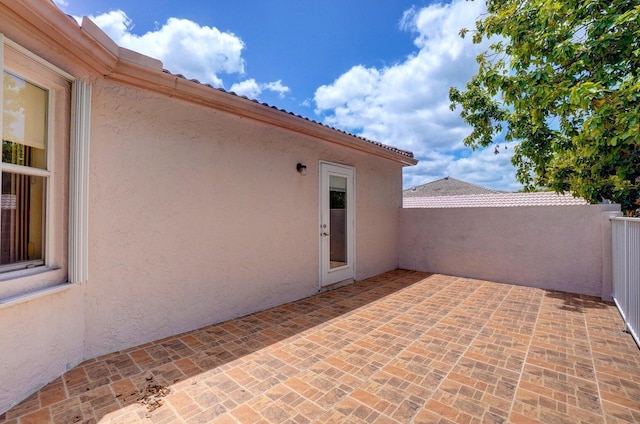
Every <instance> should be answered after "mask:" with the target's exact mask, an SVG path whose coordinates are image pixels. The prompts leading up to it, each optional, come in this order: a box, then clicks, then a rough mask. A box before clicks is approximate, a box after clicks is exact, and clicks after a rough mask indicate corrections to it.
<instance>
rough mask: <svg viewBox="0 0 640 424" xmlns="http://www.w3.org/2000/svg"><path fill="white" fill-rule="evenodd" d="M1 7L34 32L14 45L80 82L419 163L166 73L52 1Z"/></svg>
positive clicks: (9, 1)
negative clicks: (99, 81) (115, 85)
mask: <svg viewBox="0 0 640 424" xmlns="http://www.w3.org/2000/svg"><path fill="white" fill-rule="evenodd" d="M0 6H2V7H0V10H1V11H2V17H0V24H1V23H2V21H3V20H11V21H13V22H12V23H13V24H14V25H15V27H22V28H29V29H30V30H31V31H30V33H29V36H28V37H27V36H24V35H22V34H21V33H19V32H17V31H16V32H15V33H14V34H8V36H9V37H10V38H17V39H15V40H14V41H16V42H18V43H20V44H22V45H24V47H26V48H27V49H30V50H34V52H37V53H38V54H40V55H42V56H43V57H44V58H45V59H47V60H48V61H50V62H52V63H56V62H60V58H59V57H58V56H60V55H63V56H64V57H65V59H63V61H64V62H65V63H64V64H63V66H61V69H63V70H64V71H66V72H69V73H70V74H71V75H74V76H76V77H77V78H81V79H90V78H95V76H96V74H97V75H100V76H102V77H104V78H107V79H110V80H112V81H117V82H121V83H123V84H127V85H131V86H135V87H138V88H143V89H146V90H150V91H153V92H157V93H160V94H164V95H167V96H170V97H173V98H177V99H181V100H184V101H187V102H191V103H196V104H200V105H203V106H207V107H211V108H214V109H217V110H221V111H226V112H229V113H233V114H235V115H238V116H243V117H246V118H250V119H254V120H257V121H260V122H264V123H268V124H271V125H276V126H278V127H281V128H285V129H288V130H291V131H295V132H297V133H300V134H305V135H308V136H311V137H316V138H319V139H322V140H325V141H328V142H331V143H335V144H337V145H341V146H345V147H348V148H351V149H355V150H358V151H361V152H366V153H368V154H372V155H375V156H378V157H381V158H385V159H388V160H392V161H395V162H397V163H400V164H402V165H403V166H411V165H415V164H417V163H418V161H417V160H416V159H414V158H413V154H412V153H411V152H407V151H403V150H401V149H396V148H393V147H391V146H386V145H383V144H381V143H377V142H375V141H372V140H367V139H364V138H360V137H358V136H355V135H353V134H349V133H346V132H343V131H340V130H338V129H335V128H331V127H328V126H325V125H323V124H321V123H318V122H315V121H311V120H309V119H306V118H303V117H301V116H297V115H294V114H292V113H289V112H287V111H283V110H281V109H278V108H275V107H272V106H269V105H266V104H263V103H259V102H257V101H254V100H250V99H247V98H244V97H241V96H237V95H235V94H233V93H229V92H226V91H224V90H219V89H216V88H214V87H212V86H210V85H207V84H202V83H200V82H199V81H195V80H193V81H192V80H188V79H186V78H181V76H178V75H173V74H170V73H167V72H164V71H163V69H162V62H161V61H159V60H157V59H153V58H150V57H148V56H145V55H142V54H140V53H137V52H134V51H131V50H128V49H124V48H122V47H119V46H118V45H117V44H116V43H115V42H114V41H113V40H111V38H109V36H107V35H106V34H105V33H104V32H103V31H102V30H101V29H100V28H99V27H98V26H97V25H95V23H93V22H92V21H91V20H90V19H88V18H87V17H84V18H83V20H82V26H80V25H78V23H77V22H76V21H75V20H74V19H73V18H71V17H70V16H68V15H65V14H64V13H62V12H61V11H60V10H59V9H58V8H57V7H56V6H55V4H53V2H52V1H42V0H24V1H21V2H15V1H14V0H0ZM16 24H17V25H16ZM0 28H1V26H0ZM25 44H26V45H25ZM43 46H44V47H43Z"/></svg>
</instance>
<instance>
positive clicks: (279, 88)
mask: <svg viewBox="0 0 640 424" xmlns="http://www.w3.org/2000/svg"><path fill="white" fill-rule="evenodd" d="M229 90H230V91H233V92H234V93H236V94H238V95H240V96H247V97H249V98H252V99H258V98H259V97H260V94H262V92H263V91H265V90H266V91H273V92H275V93H278V96H280V97H281V98H282V97H284V95H285V93H288V92H289V87H286V86H284V85H282V81H280V80H278V81H274V82H267V83H258V82H256V80H255V79H253V78H251V79H248V80H244V81H241V82H238V83H235V84H233V85H232V86H231V88H230V89H229Z"/></svg>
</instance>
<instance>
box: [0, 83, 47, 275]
mask: <svg viewBox="0 0 640 424" xmlns="http://www.w3.org/2000/svg"><path fill="white" fill-rule="evenodd" d="M2 90H3V93H2V94H3V96H2V98H3V103H2V115H3V116H2V183H1V184H2V201H1V209H0V270H7V269H15V268H28V267H33V266H38V265H43V264H44V259H45V257H44V249H43V246H44V229H45V228H44V227H45V206H46V204H47V199H46V190H45V187H46V186H47V180H48V179H49V178H50V172H49V171H48V170H47V156H46V147H47V143H46V141H47V140H46V139H47V105H48V97H49V95H48V91H47V90H45V89H43V88H40V87H38V86H36V85H34V84H32V83H30V82H28V81H25V80H24V79H23V78H20V77H19V76H17V75H13V74H12V73H10V72H7V71H4V72H3V85H2ZM7 165H16V166H7ZM42 170H46V171H47V172H46V173H45V174H44V175H42Z"/></svg>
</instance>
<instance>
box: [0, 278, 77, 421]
mask: <svg viewBox="0 0 640 424" xmlns="http://www.w3.org/2000/svg"><path fill="white" fill-rule="evenodd" d="M82 299H83V296H82V286H80V285H75V286H71V287H69V288H67V289H65V290H63V291H61V292H59V293H54V294H49V295H46V296H42V297H37V298H34V299H31V300H26V301H24V302H19V303H13V304H11V305H0V414H2V412H4V411H5V410H7V409H8V408H9V407H11V406H12V405H14V404H16V403H17V402H19V401H20V400H22V399H23V398H24V397H25V396H27V395H28V394H30V393H32V392H34V391H35V390H37V389H39V388H40V387H42V386H43V385H45V384H46V383H48V382H49V381H51V380H53V379H54V378H56V377H58V376H60V375H61V374H62V373H63V372H65V371H66V370H67V369H68V368H70V367H71V366H75V365H77V364H78V363H79V362H81V361H82V358H83V353H84V352H83V343H82V340H83V336H84V319H83V306H82V305H83V301H82Z"/></svg>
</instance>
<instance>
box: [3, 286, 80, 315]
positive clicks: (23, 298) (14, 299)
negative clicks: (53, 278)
mask: <svg viewBox="0 0 640 424" xmlns="http://www.w3.org/2000/svg"><path fill="white" fill-rule="evenodd" d="M71 286H72V284H70V283H64V284H58V285H56V286H52V287H45V288H43V289H39V290H35V291H32V292H29V293H24V294H19V295H16V296H11V297H7V298H4V299H0V309H2V308H7V307H9V306H13V305H16V304H18V303H24V302H28V301H30V300H34V299H38V298H40V297H43V296H47V295H50V294H53V293H59V292H61V291H64V290H67V289H69V288H71Z"/></svg>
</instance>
